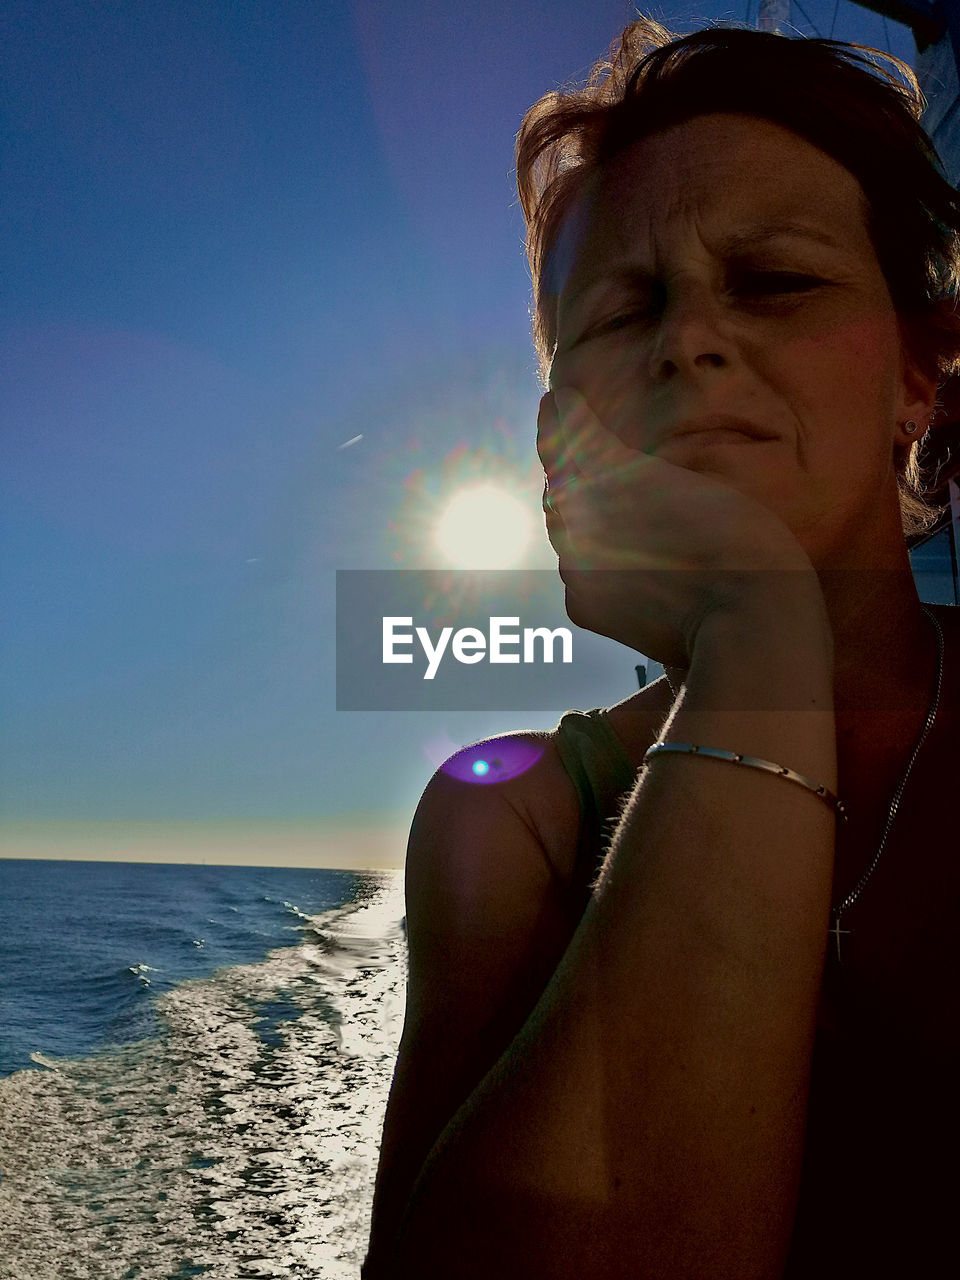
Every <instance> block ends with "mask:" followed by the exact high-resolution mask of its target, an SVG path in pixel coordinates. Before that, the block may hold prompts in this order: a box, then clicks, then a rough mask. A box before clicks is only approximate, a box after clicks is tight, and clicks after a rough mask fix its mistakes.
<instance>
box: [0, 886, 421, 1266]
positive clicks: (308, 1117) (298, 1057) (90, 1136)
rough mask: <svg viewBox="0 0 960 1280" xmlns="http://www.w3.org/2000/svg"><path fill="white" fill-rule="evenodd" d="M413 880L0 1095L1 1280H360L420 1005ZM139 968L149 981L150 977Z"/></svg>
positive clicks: (189, 989) (4, 1084) (327, 918)
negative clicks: (395, 1082) (411, 932)
mask: <svg viewBox="0 0 960 1280" xmlns="http://www.w3.org/2000/svg"><path fill="white" fill-rule="evenodd" d="M401 915H402V898H401V888H400V883H399V878H397V879H392V878H388V877H384V880H383V883H382V887H381V888H379V889H378V890H377V892H376V893H375V894H374V896H373V897H372V898H371V899H370V900H369V901H367V902H365V903H363V904H362V905H360V906H356V905H348V906H346V907H341V908H337V909H336V910H334V911H330V912H326V913H324V914H322V915H319V916H314V917H310V918H309V927H308V929H307V931H306V933H305V935H304V941H303V942H302V944H301V945H299V946H296V947H284V948H281V949H279V950H277V951H274V952H271V953H270V955H269V956H268V957H267V958H266V959H265V960H264V961H263V962H262V963H259V964H252V965H243V966H236V967H233V968H229V969H224V970H221V971H220V972H219V973H218V974H216V975H215V976H214V977H213V978H209V979H204V980H199V981H195V982H187V983H184V984H182V985H181V986H179V987H176V988H174V989H173V990H172V991H169V992H167V993H166V994H165V995H163V996H162V997H160V998H159V1000H158V1002H157V1007H158V1010H159V1012H160V1015H161V1019H162V1022H163V1025H164V1028H165V1030H164V1032H163V1034H162V1035H160V1036H159V1037H157V1038H155V1039H152V1040H146V1041H141V1042H139V1043H137V1044H134V1045H129V1046H126V1047H124V1048H122V1049H113V1050H110V1051H109V1052H104V1053H101V1054H96V1055H93V1056H90V1057H86V1058H78V1059H74V1060H57V1059H49V1058H41V1055H34V1060H35V1061H36V1062H37V1063H38V1064H39V1065H43V1066H45V1067H48V1068H51V1069H50V1070H47V1071H42V1072H41V1071H20V1072H16V1073H15V1074H14V1075H12V1076H10V1077H9V1078H7V1079H6V1080H0V1172H2V1175H3V1176H2V1179H0V1277H2V1280H27V1278H29V1280H55V1278H56V1280H61V1278H62V1277H65V1276H69V1277H70V1280H87V1278H88V1277H89V1278H90V1280H123V1278H127V1277H129V1278H130V1280H134V1278H136V1280H160V1278H161V1277H163V1278H167V1277H180V1276H187V1275H204V1276H207V1277H212V1278H213V1280H234V1278H235V1277H236V1278H237V1280H240V1278H241V1277H258V1276H264V1277H267V1276H269V1277H271V1278H273V1277H277V1278H283V1277H307V1276H309V1277H311V1278H314V1280H316V1278H317V1277H322V1278H323V1280H347V1278H348V1277H350V1280H355V1277H356V1276H357V1274H358V1271H359V1264H360V1261H361V1259H362V1256H363V1250H364V1246H365V1241H366V1235H367V1231H368V1228H369V1212H370V1200H371V1196H372V1187H373V1177H374V1172H375V1168H376V1158H377V1146H378V1142H379V1135H380V1126H381V1123H382V1118H383V1109H384V1106H385V1104H386V1096H387V1091H388V1088H389V1083H390V1073H391V1070H392V1066H393V1059H394V1056H395V1053H396V1047H397V1043H398V1041H399V1035H400V1029H401V1021H402V1010H403V995H404V967H403V950H404V948H403V935H402V929H401V925H400V918H401ZM138 967H139V966H138Z"/></svg>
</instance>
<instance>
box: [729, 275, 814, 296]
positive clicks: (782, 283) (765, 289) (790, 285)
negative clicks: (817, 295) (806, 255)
mask: <svg viewBox="0 0 960 1280" xmlns="http://www.w3.org/2000/svg"><path fill="white" fill-rule="evenodd" d="M823 283H824V281H823V280H821V278H820V277H819V276H811V275H804V274H803V273H802V272H798V271H751V272H749V273H747V274H745V275H741V276H738V277H737V278H736V279H735V280H734V283H733V287H734V290H735V292H737V293H740V294H746V295H747V296H748V297H762V296H764V295H770V296H773V295H776V294H784V293H787V294H789V293H807V292H808V291H809V290H811V289H815V288H817V286H818V285H821V284H823Z"/></svg>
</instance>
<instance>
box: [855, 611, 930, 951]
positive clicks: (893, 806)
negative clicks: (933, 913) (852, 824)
mask: <svg viewBox="0 0 960 1280" xmlns="http://www.w3.org/2000/svg"><path fill="white" fill-rule="evenodd" d="M920 608H921V609H922V610H923V612H924V613H925V614H926V615H927V617H928V618H929V619H930V621H931V622H932V623H933V626H934V630H935V631H936V633H937V687H936V689H935V690H934V694H933V701H932V702H931V703H930V707H929V710H928V711H927V718H926V720H925V721H924V723H923V729H922V730H921V731H920V737H919V738H918V739H917V741H916V743H915V744H914V748H913V751H912V752H911V753H910V759H909V761H908V762H907V767H906V769H905V770H904V772H903V777H902V778H901V779H900V782H899V784H898V786H897V789H896V791H895V792H894V793H893V800H892V801H891V802H890V808H889V810H888V811H887V822H886V826H885V827H884V829H883V837H882V839H881V841H880V847H879V848H878V849H877V852H876V853H875V854H874V855H873V861H872V862H871V863H870V865H869V867H867V869H866V871H864V873H863V875H862V876H861V877H860V879H859V880H858V881H857V883H856V884H855V885H854V886H853V888H852V889H851V890H850V892H849V893H848V894H847V896H846V897H845V898H843V899H842V900H841V901H840V902H839V903H837V905H836V906H835V907H833V909H832V910H833V929H832V930H831V932H832V933H834V934H836V938H837V955H838V957H839V954H840V934H841V933H848V932H849V930H847V929H841V928H840V917H841V916H842V915H843V913H844V912H845V911H849V910H850V908H851V907H852V906H853V905H854V903H855V902H857V901H858V899H859V897H860V895H861V894H862V893H863V890H864V888H865V887H866V884H867V881H868V880H869V879H870V877H871V876H872V875H873V873H874V871H875V870H876V869H877V864H878V863H879V861H880V859H881V857H882V856H883V851H884V849H885V848H886V847H887V837H888V836H889V835H890V832H891V830H892V828H893V824H894V821H895V819H896V816H897V811H898V809H899V808H900V801H901V800H902V799H903V793H904V790H905V789H906V785H907V779H908V778H909V777H910V771H911V770H912V769H913V766H914V764H915V763H916V759H917V756H918V755H919V754H920V748H921V747H922V746H923V744H924V742H926V740H927V736H928V734H929V733H930V730H931V729H932V728H933V722H934V721H935V720H936V718H937V711H938V710H939V708H940V690H941V689H942V687H943V647H944V645H943V628H942V627H941V626H940V621H939V619H938V618H937V617H936V615H935V614H933V613H932V612H931V611H930V610H929V609H928V608H927V607H926V606H925V605H921V606H920Z"/></svg>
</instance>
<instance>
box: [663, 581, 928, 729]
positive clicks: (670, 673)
mask: <svg viewBox="0 0 960 1280" xmlns="http://www.w3.org/2000/svg"><path fill="white" fill-rule="evenodd" d="M819 578H820V586H821V589H822V591H823V595H824V601H825V603H826V606H827V613H828V616H829V618H830V623H831V627H832V630H833V638H834V706H835V709H836V714H837V723H838V729H839V730H841V731H845V732H846V733H853V732H854V731H855V729H856V727H857V726H858V725H859V726H862V727H863V731H864V732H865V733H867V734H869V733H870V732H871V730H870V728H869V722H870V720H871V715H870V713H883V714H885V713H889V712H902V713H908V714H910V715H912V716H914V717H916V716H917V715H921V716H924V715H925V714H926V711H927V708H928V707H929V704H930V700H931V696H932V690H933V687H934V681H935V679H936V672H937V641H936V636H935V633H934V629H933V627H932V626H931V624H930V619H929V618H927V617H926V616H925V614H924V613H923V610H922V608H921V604H920V599H919V596H918V595H917V588H916V583H915V581H914V578H913V574H912V571H911V569H910V566H909V560H907V561H906V563H905V564H904V566H903V567H901V568H898V569H872V570H859V569H855V570H849V569H840V570H834V569H827V570H821V571H820V573H819ZM665 671H666V675H667V679H668V681H669V682H670V686H671V688H672V689H673V690H674V692H675V693H676V692H677V691H679V688H680V686H681V684H682V683H683V680H684V678H685V676H686V671H685V670H684V669H683V668H682V667H667V668H665Z"/></svg>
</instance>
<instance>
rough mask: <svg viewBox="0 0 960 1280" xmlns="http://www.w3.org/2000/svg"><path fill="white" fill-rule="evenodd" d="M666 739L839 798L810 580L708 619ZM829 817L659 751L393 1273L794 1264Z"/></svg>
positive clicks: (437, 1158) (450, 1139) (826, 656)
mask: <svg viewBox="0 0 960 1280" xmlns="http://www.w3.org/2000/svg"><path fill="white" fill-rule="evenodd" d="M776 706H780V707H788V708H791V709H789V710H784V711H771V710H768V709H764V708H765V707H766V708H769V707H776ZM793 708H795V709H793ZM664 736H666V737H668V738H671V739H673V740H677V741H690V742H698V743H702V744H704V745H709V746H723V747H726V748H728V749H732V750H738V751H742V752H744V753H746V754H750V755H756V756H760V757H763V758H766V759H769V760H774V761H777V762H778V763H782V764H786V765H789V766H790V767H792V768H794V769H796V770H798V771H799V772H801V773H803V774H805V775H807V776H809V777H812V778H815V779H817V780H819V781H822V782H824V783H825V784H826V785H827V786H829V787H831V788H835V785H836V745H835V731H834V720H833V711H832V641H831V637H830V631H829V625H828V622H827V620H826V616H825V612H824V611H823V608H822V598H821V597H820V594H819V588H818V587H817V585H816V579H815V576H814V575H812V573H811V583H810V587H809V590H808V591H807V592H806V593H804V592H803V591H800V592H797V593H794V594H791V595H790V597H789V599H785V600H783V601H780V602H778V603H777V605H776V607H772V602H770V603H769V604H767V605H766V606H764V607H763V608H761V609H759V610H757V609H753V608H744V609H743V610H739V611H731V612H723V613H718V614H716V615H714V616H713V617H711V619H710V620H709V622H708V623H706V624H705V625H704V626H703V627H702V628H701V630H700V633H699V635H698V637H697V642H696V646H695V649H694V652H693V655H692V661H691V666H690V670H689V673H688V678H687V689H686V694H685V697H684V698H683V699H682V701H681V703H680V704H679V705H678V707H677V708H676V709H675V711H674V713H673V716H672V718H671V721H670V723H669V725H668V727H667V729H666V731H665V735H664ZM833 821H834V820H833V816H832V814H831V813H830V811H829V810H828V808H827V807H826V806H825V805H823V804H822V803H821V802H819V801H818V800H816V799H815V798H814V797H813V796H811V795H810V794H809V793H806V792H804V791H803V790H802V789H800V788H798V787H795V786H793V785H791V784H789V783H787V782H782V781H780V780H777V779H774V778H771V777H770V776H768V775H765V774H761V773H758V772H755V771H752V770H749V769H746V768H735V767H734V766H732V765H727V764H721V763H717V762H715V761H709V760H694V759H691V758H689V757H665V758H660V759H658V760H657V761H655V762H654V763H652V764H651V766H650V767H649V768H647V769H645V770H643V771H642V773H641V776H640V781H639V783H638V785H637V788H636V791H635V793H634V796H633V798H632V801H631V804H630V807H629V810H628V812H627V814H626V816H625V819H624V822H623V823H622V824H621V828H620V831H619V832H618V835H617V838H616V840H615V842H614V845H613V847H612V849H611V851H610V854H609V855H608V859H607V862H606V865H605V868H604V873H603V877H602V880H601V884H600V886H599V888H598V890H597V892H596V894H595V896H594V899H593V901H592V902H591V904H590V906H589V908H588V910H587V912H586V914H585V915H584V918H583V920H582V922H581V925H580V927H579V929H578V931H577V933H576V935H575V937H574V939H573V941H572V943H571V945H570V947H569V948H568V950H567V951H566V954H565V955H564V957H563V960H562V962H561V963H560V965H559V967H558V969H557V971H556V973H555V974H554V976H553V978H552V979H551V981H550V983H549V985H548V986H547V988H546V990H545V992H544V994H543V996H542V998H541V999H540V1001H539V1003H538V1004H537V1006H536V1008H535V1009H534V1011H533V1013H532V1014H531V1016H530V1017H529V1018H528V1019H527V1021H526V1022H525V1024H524V1025H523V1027H522V1028H521V1029H520V1030H519V1033H518V1034H517V1035H516V1037H515V1038H514V1039H513V1041H512V1043H511V1044H510V1046H509V1048H508V1049H507V1051H506V1052H505V1053H504V1054H503V1055H502V1056H501V1057H500V1059H499V1061H498V1062H497V1063H496V1065H495V1066H494V1067H493V1069H492V1070H490V1071H489V1072H488V1073H487V1075H486V1076H485V1077H484V1079H483V1080H482V1082H481V1083H480V1084H479V1086H478V1087H477V1088H476V1089H475V1090H474V1092H473V1093H472V1095H471V1096H470V1098H469V1099H468V1100H467V1102H466V1103H465V1104H464V1105H463V1106H462V1107H461V1108H460V1110H459V1111H458V1112H457V1114H456V1115H455V1116H454V1118H453V1120H452V1121H451V1122H450V1123H449V1124H448V1125H447V1127H446V1129H445V1130H444V1132H443V1134H442V1135H441V1137H440V1140H439V1141H438V1142H437V1144H436V1145H435V1147H434V1149H433V1151H432V1153H431V1155H430V1157H429V1159H428V1161H427V1163H426V1165H425V1167H424V1169H423V1172H422V1174H421V1176H420V1179H419V1182H418V1184H417V1188H416V1190H415V1193H414V1196H413V1198H412V1200H411V1204H410V1207H409V1210H408V1213H407V1218H406V1224H405V1229H404V1231H403V1234H402V1238H401V1241H400V1243H399V1245H398V1249H397V1272H396V1274H398V1275H399V1274H406V1273H407V1272H408V1271H409V1270H410V1269H411V1268H413V1269H414V1270H415V1272H416V1273H417V1274H418V1275H420V1276H424V1277H426V1276H441V1275H443V1276H456V1277H464V1278H466V1277H474V1276H476V1277H480V1276H483V1277H487V1276H489V1275H492V1274H497V1275H500V1276H504V1277H509V1276H517V1277H520V1276H530V1275H537V1276H540V1277H551V1278H558V1280H559V1278H560V1277H567V1276H569V1277H577V1278H578V1280H589V1278H590V1277H596V1278H597V1280H600V1278H602V1280H613V1278H614V1277H617V1276H624V1277H626V1276H630V1277H641V1278H642V1277H656V1278H657V1280H659V1278H660V1277H667V1276H669V1277H686V1276H689V1277H693V1276H697V1277H706V1276H709V1277H724V1280H728V1278H729V1280H736V1278H738V1277H744V1278H746V1277H750V1278H751V1280H761V1278H767V1277H769V1278H773V1277H777V1276H779V1275H780V1273H781V1271H782V1267H783V1262H784V1257H785V1253H786V1249H787V1247H788V1244H789V1239H790V1232H791V1227H792V1221H793V1213H794V1208H795V1197H796V1188H797V1183H798V1178H799V1170H800V1163H801V1158H802V1151H803V1133H804V1123H805V1111H806V1094H807V1085H808V1077H809V1067H810V1058H811V1053H812V1046H813V1034H814V1025H815V1014H816V1007H817V999H818V994H819V986H820V977H821V970H822V963H823V954H824V946H825V938H826V928H827V924H828V915H829V896H830V888H831V880H832V869H833V867H832V863H833Z"/></svg>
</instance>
